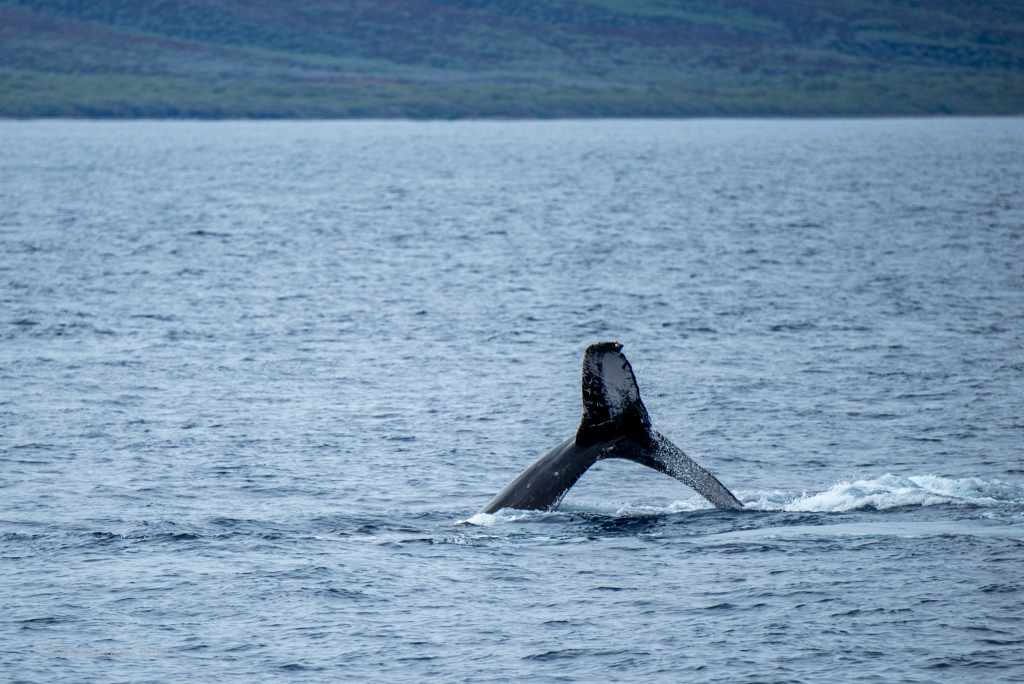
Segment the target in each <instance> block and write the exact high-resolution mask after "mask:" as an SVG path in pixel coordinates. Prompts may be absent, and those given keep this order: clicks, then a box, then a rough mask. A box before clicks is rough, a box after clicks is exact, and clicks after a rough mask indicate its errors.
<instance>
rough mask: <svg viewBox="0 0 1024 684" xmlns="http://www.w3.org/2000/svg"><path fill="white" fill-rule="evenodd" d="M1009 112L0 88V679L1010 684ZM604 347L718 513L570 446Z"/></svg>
mask: <svg viewBox="0 0 1024 684" xmlns="http://www.w3.org/2000/svg"><path fill="white" fill-rule="evenodd" d="M1022 150H1024V120H1022V119H930V120H873V121H843V120H835V121H753V120H751V121H734V120H721V121H716V120H701V121H553V122H432V123H415V122H401V121H395V122H374V121H364V122H217V123H212V122H160V121H152V122H69V121H46V122H11V121H8V122H0V501H2V510H0V608H2V609H0V672H2V673H3V678H4V679H5V680H8V681H17V682H29V681H31V682H79V681H105V682H171V681H182V680H199V681H219V682H225V683H226V682H251V681H266V680H271V679H282V680H292V681H298V682H334V681H366V680H379V681H391V680H395V679H405V680H407V681H424V680H443V681H466V682H475V681H494V680H503V679H513V678H514V679H517V680H520V681H538V682H541V681H543V682H548V681H567V682H596V681H651V682H677V681H687V682H713V681H714V682H718V681H736V682H820V681H850V682H853V681H887V682H932V681H937V680H942V681H984V682H1024V610H1022V607H1024V409H1022V398H1024V191H1022V189H1024V154H1022V152H1021V151H1022ZM607 339H617V340H619V341H620V342H622V343H623V344H624V345H625V349H624V352H625V353H626V355H627V356H628V357H629V358H630V360H631V361H632V363H633V368H634V370H635V371H636V375H637V377H638V381H639V384H640V388H641V391H642V392H643V395H644V398H645V401H646V404H647V407H648V410H649V411H650V413H651V417H652V420H653V423H654V426H655V428H657V429H658V430H659V431H660V432H662V433H664V434H666V435H667V436H668V437H670V438H671V439H672V440H673V441H674V442H675V443H676V444H678V445H679V446H680V447H682V448H683V449H684V450H685V451H687V453H689V454H690V455H691V456H692V457H693V458H694V459H695V460H697V461H698V462H699V463H701V464H702V465H704V466H705V467H706V468H708V469H709V470H711V471H712V472H713V473H715V474H716V475H717V477H718V478H719V479H720V480H721V481H722V482H723V483H724V484H725V485H726V486H728V487H729V488H730V489H731V490H732V491H733V492H735V493H736V494H737V496H738V497H739V498H740V499H741V501H742V502H743V503H744V504H745V510H743V511H718V510H715V509H713V508H711V507H710V505H709V504H708V503H707V502H705V501H704V500H702V499H700V498H699V497H698V496H696V495H695V494H694V493H693V492H692V491H690V490H689V489H687V488H686V487H684V486H683V485H681V484H680V483H678V482H677V481H675V480H672V479H670V478H667V477H664V476H662V475H659V474H657V473H655V472H654V471H651V470H647V469H644V468H642V467H640V466H638V465H635V464H631V463H626V462H615V461H608V462H602V463H600V464H598V465H597V466H595V468H593V469H592V471H591V472H589V473H588V474H587V475H585V476H584V478H583V479H582V480H581V481H580V482H579V483H578V484H577V486H576V487H575V488H574V489H573V490H572V491H571V492H570V493H569V495H568V496H567V497H566V500H565V501H564V503H563V505H562V506H561V508H560V509H559V510H558V511H556V512H550V513H539V512H521V511H520V512H517V511H502V512H499V513H496V514H494V515H484V514H480V513H478V511H479V510H480V509H481V508H482V507H483V506H484V504H486V503H487V502H488V501H489V500H490V498H491V497H492V496H493V495H494V494H495V493H496V492H497V491H499V490H500V489H501V488H502V487H503V486H504V485H505V484H507V483H508V482H509V481H510V480H511V479H512V478H513V477H515V475H517V474H518V473H519V472H520V471H521V470H522V469H523V468H525V467H526V466H527V465H529V464H530V463H532V462H533V461H534V460H535V459H536V458H537V457H539V456H540V455H542V454H543V453H544V452H546V451H547V450H548V449H550V448H552V447H553V446H555V445H556V444H558V443H559V442H561V441H562V440H563V439H565V438H566V437H568V436H570V435H571V434H573V432H574V431H575V429H576V426H577V424H578V421H579V416H580V410H581V409H580V384H579V383H580V380H579V374H580V360H581V357H582V352H583V349H584V348H585V347H586V345H587V344H589V343H591V342H596V341H601V340H607Z"/></svg>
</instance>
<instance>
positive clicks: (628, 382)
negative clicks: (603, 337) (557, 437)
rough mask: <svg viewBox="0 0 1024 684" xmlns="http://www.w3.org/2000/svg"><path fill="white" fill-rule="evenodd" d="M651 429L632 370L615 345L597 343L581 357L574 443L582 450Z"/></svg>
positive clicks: (620, 347) (619, 347)
mask: <svg viewBox="0 0 1024 684" xmlns="http://www.w3.org/2000/svg"><path fill="white" fill-rule="evenodd" d="M650 428H651V419H650V417H649V416H648V415H647V408H646V407H645V406H644V402H643V401H641V399H640V389H639V388H638V387H637V386H636V376H634V375H633V367H632V366H630V365H629V361H627V360H626V357H625V356H624V355H623V354H622V345H621V344H619V343H618V342H598V343H597V344H592V345H590V346H589V347H587V351H586V352H585V353H584V354H583V419H582V420H581V421H580V427H579V429H578V430H576V444H578V445H580V446H582V447H585V446H589V445H591V444H596V443H597V442H600V441H602V440H605V439H609V438H612V437H615V436H618V435H631V434H634V433H643V432H646V431H648V430H650Z"/></svg>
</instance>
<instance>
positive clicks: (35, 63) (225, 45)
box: [0, 0, 1024, 118]
mask: <svg viewBox="0 0 1024 684" xmlns="http://www.w3.org/2000/svg"><path fill="white" fill-rule="evenodd" d="M1022 112H1024V3H1021V2H1017V1H1010V0H1000V1H994V2H984V1H966V2H963V1H960V2H958V1H956V0H902V1H897V0H891V1H887V0H850V1H841V0H788V1H781V0H702V1H700V2H686V1H683V0H632V1H631V2H628V1H625V0H549V1H545V2H517V1H514V0H340V1H328V0H292V1H291V2H274V1H271V0H150V1H142V0H122V1H119V2H118V1H114V0H0V116H8V117H12V116H13V117H19V116H95V117H136V116H147V117H178V116H187V117H339V116H341V117H371V116H372V117H381V116H383V117H400V116H401V117H441V118H450V117H554V116H558V117H568V116H708V115H712V116H736V115H760V116H773V115H787V116H818V115H910V114H938V113H954V114H1016V113H1022Z"/></svg>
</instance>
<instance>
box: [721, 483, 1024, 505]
mask: <svg viewBox="0 0 1024 684" xmlns="http://www.w3.org/2000/svg"><path fill="white" fill-rule="evenodd" d="M741 498H742V499H743V500H744V506H745V508H748V509H753V510H760V511H791V512H821V513H839V512H842V511H853V510H858V509H864V508H874V509H876V510H885V509H889V508H898V507H901V506H934V505H936V504H958V505H972V506H998V505H1001V504H1014V503H1024V486H1021V485H1019V484H1011V483H1006V482H1001V481H999V480H992V481H985V480H982V479H979V478H976V477H967V478H948V477H939V476H937V475H910V476H905V475H891V474H888V473H887V474H885V475H883V476H881V477H878V478H874V479H870V480H857V481H856V482H840V483H837V484H834V485H832V486H831V487H829V488H828V490H826V491H824V492H820V493H817V494H808V493H807V492H804V493H803V494H801V495H800V496H798V497H795V498H794V497H792V495H789V494H784V493H782V492H771V493H769V492H763V493H760V495H759V496H758V497H757V498H756V499H754V500H751V499H750V497H741Z"/></svg>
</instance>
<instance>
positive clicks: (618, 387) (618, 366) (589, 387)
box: [576, 342, 743, 509]
mask: <svg viewBox="0 0 1024 684" xmlns="http://www.w3.org/2000/svg"><path fill="white" fill-rule="evenodd" d="M612 440H617V441H616V444H615V445H614V446H611V447H610V448H609V449H607V450H606V451H604V452H602V454H601V455H600V456H598V457H597V458H598V459H601V458H624V459H627V460H630V461H634V462H636V463H639V464H641V465H645V466H647V467H648V468H653V469H654V470H657V471H658V472H660V473H665V474H666V475H669V476H671V477H674V478H675V479H677V480H679V481H680V482H682V483H683V484H685V485H686V486H687V487H690V488H692V489H693V490H694V491H696V492H697V493H698V494H700V495H701V496H703V497H704V498H705V499H707V500H708V501H710V502H711V503H713V504H714V505H715V506H717V507H719V508H737V509H738V508H743V504H742V503H740V502H739V500H738V499H737V498H736V497H735V496H733V494H732V492H730V491H729V490H728V489H727V488H726V487H725V485H723V484H722V483H721V482H719V481H718V479H717V478H716V477H715V476H714V475H712V474H711V473H709V472H708V471H707V470H705V469H704V468H702V467H701V466H700V465H698V464H697V462H696V461H694V460H693V459H692V458H690V457H689V456H687V455H686V454H685V453H684V452H683V450H682V449H680V448H679V447H677V446H676V445H675V444H673V443H672V442H671V441H670V440H669V439H668V438H667V437H665V436H664V435H662V434H660V433H658V432H656V431H655V430H653V429H651V419H650V416H648V415H647V408H646V407H645V406H644V402H643V400H642V399H641V398H640V389H639V388H638V387H637V384H636V376H635V375H633V368H632V366H630V365H629V361H628V360H626V357H625V356H624V355H623V353H622V345H621V344H619V343H618V342H598V343H597V344H592V345H590V346H589V347H587V351H586V352H585V353H584V354H583V419H582V420H581V421H580V427H579V429H578V430H577V431H576V444H577V445H578V446H580V447H587V446H591V445H594V444H597V443H598V442H602V441H612Z"/></svg>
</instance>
